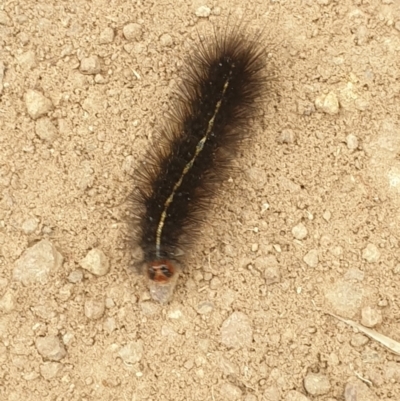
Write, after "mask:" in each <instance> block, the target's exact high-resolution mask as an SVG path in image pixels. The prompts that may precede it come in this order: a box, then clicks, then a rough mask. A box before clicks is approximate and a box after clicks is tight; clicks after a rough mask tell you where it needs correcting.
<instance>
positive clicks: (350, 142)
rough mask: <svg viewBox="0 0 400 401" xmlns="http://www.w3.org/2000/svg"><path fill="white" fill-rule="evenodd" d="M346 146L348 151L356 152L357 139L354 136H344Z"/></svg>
mask: <svg viewBox="0 0 400 401" xmlns="http://www.w3.org/2000/svg"><path fill="white" fill-rule="evenodd" d="M346 144H347V147H348V148H349V149H350V150H356V149H357V148H358V139H357V137H356V136H355V135H353V134H349V135H347V136H346Z"/></svg>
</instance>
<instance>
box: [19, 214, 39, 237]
mask: <svg viewBox="0 0 400 401" xmlns="http://www.w3.org/2000/svg"><path fill="white" fill-rule="evenodd" d="M38 225H39V220H38V219H36V218H35V217H30V218H29V219H26V220H25V221H24V222H23V223H22V227H21V228H22V232H23V233H24V234H25V235H29V234H32V233H34V232H35V231H36V230H37V228H38Z"/></svg>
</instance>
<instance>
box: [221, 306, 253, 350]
mask: <svg viewBox="0 0 400 401" xmlns="http://www.w3.org/2000/svg"><path fill="white" fill-rule="evenodd" d="M252 340H253V329H252V327H251V323H250V319H249V318H248V316H247V315H245V314H244V313H243V312H233V313H232V314H231V315H230V316H229V317H228V319H226V320H225V321H224V322H223V323H222V326H221V342H222V343H223V344H224V345H225V346H227V347H230V348H241V347H248V346H250V345H251V342H252Z"/></svg>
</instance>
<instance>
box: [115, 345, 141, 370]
mask: <svg viewBox="0 0 400 401" xmlns="http://www.w3.org/2000/svg"><path fill="white" fill-rule="evenodd" d="M118 356H119V357H120V358H121V359H122V360H123V361H124V362H125V363H126V364H129V365H133V364H135V363H137V362H139V361H140V360H141V359H142V357H143V341H142V340H137V341H133V342H130V343H128V344H126V345H124V346H123V347H122V348H121V349H120V350H119V351H118Z"/></svg>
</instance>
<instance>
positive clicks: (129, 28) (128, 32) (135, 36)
mask: <svg viewBox="0 0 400 401" xmlns="http://www.w3.org/2000/svg"><path fill="white" fill-rule="evenodd" d="M122 32H123V34H124V36H125V39H126V40H129V41H130V42H131V41H134V40H135V41H138V40H140V39H141V37H142V27H141V26H140V25H139V24H136V23H135V22H131V23H129V24H127V25H125V26H124V27H123V29H122Z"/></svg>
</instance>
